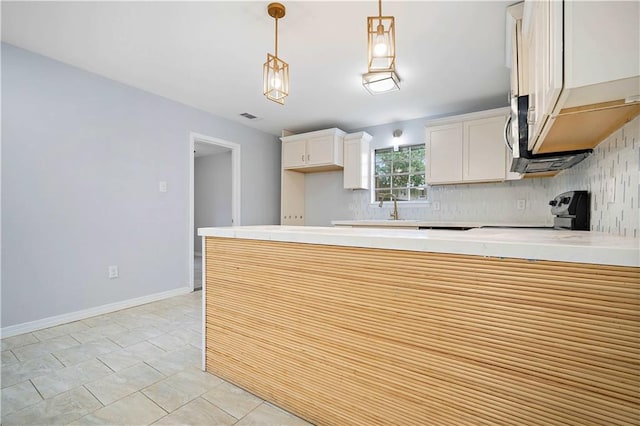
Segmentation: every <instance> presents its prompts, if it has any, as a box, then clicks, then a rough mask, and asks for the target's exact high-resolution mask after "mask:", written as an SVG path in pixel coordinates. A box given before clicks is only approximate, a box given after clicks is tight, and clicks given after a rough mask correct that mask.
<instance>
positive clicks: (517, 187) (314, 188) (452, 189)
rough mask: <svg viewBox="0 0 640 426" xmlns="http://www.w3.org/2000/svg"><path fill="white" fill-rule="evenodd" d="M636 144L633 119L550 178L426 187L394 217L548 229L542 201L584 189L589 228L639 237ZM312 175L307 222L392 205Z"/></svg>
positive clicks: (385, 211) (337, 177)
mask: <svg viewBox="0 0 640 426" xmlns="http://www.w3.org/2000/svg"><path fill="white" fill-rule="evenodd" d="M639 146H640V117H638V118H636V119H635V120H633V121H631V122H630V123H627V124H626V125H625V126H624V127H622V128H621V129H619V130H618V131H616V132H615V133H613V134H612V135H611V136H609V137H608V138H607V139H605V140H604V141H603V142H602V143H601V144H599V145H598V147H596V149H594V153H593V154H592V155H591V156H590V157H589V158H587V159H585V160H584V161H583V162H582V163H580V164H578V165H576V166H574V167H573V168H571V169H569V170H565V171H564V172H562V173H560V174H559V175H558V176H556V177H553V178H533V179H522V180H518V181H510V182H499V183H482V184H464V185H438V186H431V187H429V188H428V189H427V199H428V201H429V202H428V203H425V204H407V205H400V206H399V215H400V218H401V219H420V220H442V221H483V222H513V223H540V224H546V225H551V224H552V223H553V218H552V216H551V213H550V211H549V205H548V202H549V200H551V199H553V198H554V197H555V196H556V195H558V194H560V193H562V192H565V191H570V190H588V191H590V192H591V216H592V217H591V229H592V230H593V231H601V232H607V233H611V234H616V235H621V236H630V237H634V236H635V237H640V230H639V227H640V224H639V222H640V214H639V213H640V211H639V206H638V200H639V199H640V186H639V184H638V177H639V174H640V148H639ZM313 175H314V174H308V175H307V182H306V188H305V189H306V194H307V195H306V197H307V199H306V204H307V207H308V208H307V209H306V215H307V224H308V225H325V226H328V225H330V221H331V220H332V219H334V220H345V219H346V220H348V219H353V220H358V219H386V218H388V217H389V214H390V212H391V209H392V208H393V204H392V203H390V202H385V203H384V206H383V207H382V208H379V207H378V204H377V203H371V202H370V199H371V198H370V197H371V195H370V192H369V191H364V190H358V191H349V190H344V189H341V184H342V173H341V172H330V173H327V174H323V175H322V176H320V175H319V176H317V177H316V176H313ZM609 178H613V179H615V201H614V202H613V203H609V202H607V200H608V192H607V181H608V179H609ZM333 181H335V182H333ZM331 182H333V184H332V183H331ZM328 188H332V190H331V194H328V193H327V189H328ZM313 194H315V196H314V195H313ZM319 194H322V195H320V196H318V195H319ZM312 197H313V198H315V199H313V198H312ZM518 200H525V202H526V208H525V209H524V210H518V209H517V201H518ZM434 201H438V202H439V203H440V209H439V210H434V209H433V202H434Z"/></svg>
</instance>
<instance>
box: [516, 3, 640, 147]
mask: <svg viewBox="0 0 640 426" xmlns="http://www.w3.org/2000/svg"><path fill="white" fill-rule="evenodd" d="M639 27H640V2H638V1H627V2H625V1H615V2H614V1H593V2H590V1H564V2H563V1H558V0H535V1H534V0H531V1H530V0H526V1H525V5H524V16H523V20H522V34H523V38H524V43H523V50H524V51H523V52H522V53H523V54H524V55H528V56H529V58H528V68H529V70H528V91H527V93H528V94H529V106H530V108H529V117H528V121H529V149H530V150H532V151H533V152H534V153H543V152H558V151H571V150H575V149H586V148H593V147H595V146H596V145H597V144H598V143H600V142H601V141H602V140H603V139H605V138H606V137H607V136H608V135H609V134H611V133H612V132H614V131H615V130H616V129H618V128H619V127H620V126H622V125H623V124H624V123H625V122H627V121H629V120H631V119H632V118H633V117H635V116H637V115H638V114H640V102H639V101H638V99H637V98H636V99H635V101H634V100H633V99H634V97H638V96H639V95H640V37H638V28H639ZM524 94H526V93H524Z"/></svg>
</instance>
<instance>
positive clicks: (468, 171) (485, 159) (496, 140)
mask: <svg viewBox="0 0 640 426" xmlns="http://www.w3.org/2000/svg"><path fill="white" fill-rule="evenodd" d="M505 120H506V117H503V116H498V117H491V118H481V119H478V120H471V121H465V122H464V137H463V151H462V158H463V168H462V180H464V181H468V182H473V181H476V182H479V181H496V180H504V178H505V161H504V158H505V157H504V156H505V149H506V147H505V144H504V141H503V139H502V130H503V128H504V122H505Z"/></svg>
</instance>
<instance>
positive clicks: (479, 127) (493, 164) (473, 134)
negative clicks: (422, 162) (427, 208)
mask: <svg viewBox="0 0 640 426" xmlns="http://www.w3.org/2000/svg"><path fill="white" fill-rule="evenodd" d="M508 114H509V110H508V108H499V109H495V110H489V111H482V112H478V113H473V114H465V115H461V116H456V117H447V118H445V119H439V120H434V121H431V122H429V123H428V124H427V128H426V150H425V153H426V154H425V155H426V157H427V158H426V165H427V170H426V180H427V183H428V184H431V185H435V184H453V183H465V182H496V181H504V180H505V179H517V178H519V175H515V174H507V163H508V160H509V156H508V155H507V151H506V146H505V144H504V139H503V130H504V124H505V121H506V118H507V116H508Z"/></svg>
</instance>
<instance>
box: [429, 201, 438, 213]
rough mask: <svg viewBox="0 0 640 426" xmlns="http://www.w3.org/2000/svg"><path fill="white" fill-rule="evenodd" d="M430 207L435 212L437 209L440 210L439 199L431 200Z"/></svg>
mask: <svg viewBox="0 0 640 426" xmlns="http://www.w3.org/2000/svg"><path fill="white" fill-rule="evenodd" d="M431 209H432V210H433V211H435V212H437V211H438V210H440V201H432V202H431Z"/></svg>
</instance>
